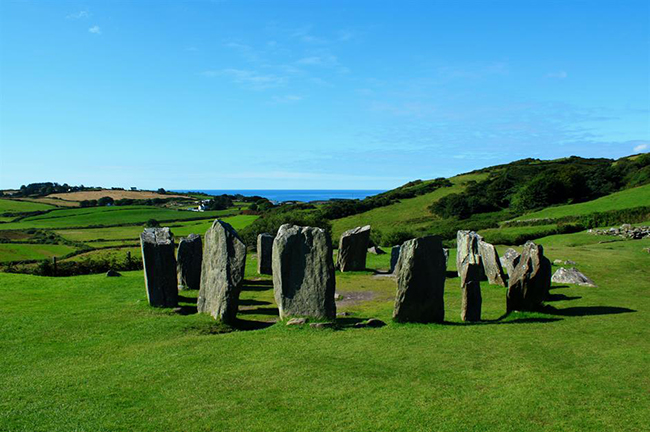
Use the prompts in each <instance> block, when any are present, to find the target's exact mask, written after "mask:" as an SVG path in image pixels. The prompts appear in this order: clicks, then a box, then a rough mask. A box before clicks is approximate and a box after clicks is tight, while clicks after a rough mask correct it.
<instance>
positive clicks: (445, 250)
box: [442, 248, 449, 268]
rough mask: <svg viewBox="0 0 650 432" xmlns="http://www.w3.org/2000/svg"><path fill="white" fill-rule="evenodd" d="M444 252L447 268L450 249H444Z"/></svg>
mask: <svg viewBox="0 0 650 432" xmlns="http://www.w3.org/2000/svg"><path fill="white" fill-rule="evenodd" d="M442 251H443V252H444V253H445V268H446V267H447V266H448V265H449V249H447V248H443V249H442Z"/></svg>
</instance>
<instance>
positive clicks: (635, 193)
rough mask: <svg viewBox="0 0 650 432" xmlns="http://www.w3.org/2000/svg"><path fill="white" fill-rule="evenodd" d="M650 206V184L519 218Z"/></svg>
mask: <svg viewBox="0 0 650 432" xmlns="http://www.w3.org/2000/svg"><path fill="white" fill-rule="evenodd" d="M640 206H650V184H649V185H645V186H639V187H636V188H632V189H626V190H624V191H621V192H616V193H613V194H611V195H607V196H604V197H602V198H598V199H595V200H593V201H588V202H584V203H579V204H568V205H562V206H557V207H548V208H546V209H544V210H540V211H538V212H534V213H529V214H527V215H525V216H522V217H520V218H518V219H521V220H527V219H537V218H560V217H563V216H581V215H586V214H590V213H595V212H604V211H608V210H622V209H628V208H633V207H640Z"/></svg>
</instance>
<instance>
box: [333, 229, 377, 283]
mask: <svg viewBox="0 0 650 432" xmlns="http://www.w3.org/2000/svg"><path fill="white" fill-rule="evenodd" d="M369 242H370V225H366V226H363V227H356V228H352V229H351V230H347V231H346V232H344V233H343V234H341V239H340V240H339V253H338V258H337V261H336V266H337V267H338V269H339V270H341V271H342V272H346V271H359V270H365V269H366V253H367V252H368V243H369Z"/></svg>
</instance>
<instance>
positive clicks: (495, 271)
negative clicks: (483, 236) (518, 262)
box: [478, 240, 507, 287]
mask: <svg viewBox="0 0 650 432" xmlns="http://www.w3.org/2000/svg"><path fill="white" fill-rule="evenodd" d="M478 251H479V253H480V255H481V263H482V264H483V271H484V272H485V276H487V279H488V281H489V282H490V283H491V284H493V285H501V286H503V287H505V286H507V284H506V275H505V273H504V272H503V268H502V267H501V261H500V260H499V254H498V253H497V249H496V248H495V247H494V245H492V244H490V243H487V242H485V241H483V240H479V242H478Z"/></svg>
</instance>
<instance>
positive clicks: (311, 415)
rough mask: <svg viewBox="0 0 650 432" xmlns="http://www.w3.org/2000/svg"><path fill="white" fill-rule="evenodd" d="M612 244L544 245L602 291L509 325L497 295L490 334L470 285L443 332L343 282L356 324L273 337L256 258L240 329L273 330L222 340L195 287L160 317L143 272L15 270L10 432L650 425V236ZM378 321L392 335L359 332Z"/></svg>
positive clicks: (388, 293)
mask: <svg viewBox="0 0 650 432" xmlns="http://www.w3.org/2000/svg"><path fill="white" fill-rule="evenodd" d="M600 240H602V238H601V237H597V236H591V235H589V234H585V233H578V234H571V235H566V236H552V237H547V238H544V239H542V240H541V243H542V244H544V245H545V246H546V252H547V255H548V256H549V258H550V259H551V260H553V259H571V260H574V261H576V262H577V263H578V267H579V268H580V269H581V270H583V271H584V272H585V273H586V274H587V275H588V276H590V277H591V278H592V279H593V280H594V281H595V282H596V283H597V284H598V287H597V288H585V287H577V286H566V285H559V286H557V285H555V286H554V289H553V290H552V299H551V300H552V301H550V302H549V305H552V306H553V307H554V308H555V309H554V310H548V313H544V314H542V313H534V314H532V313H529V314H524V313H519V314H513V315H511V316H510V317H508V318H506V319H502V320H499V319H498V318H499V317H500V316H501V315H502V314H503V312H504V308H505V290H504V289H503V288H500V287H494V286H489V285H487V284H484V285H483V311H484V312H483V316H484V318H486V319H487V320H488V321H486V322H484V323H480V324H473V325H472V324H463V323H461V322H460V320H459V315H460V290H459V287H458V284H459V281H458V278H450V279H448V280H447V286H446V294H445V306H446V318H447V320H448V322H447V323H445V324H442V325H415V324H412V325H398V324H394V323H392V322H390V315H391V310H392V299H393V296H394V293H395V281H394V280H393V279H391V278H386V277H379V278H377V277H374V276H373V275H372V272H357V273H352V274H344V275H340V274H339V275H338V276H337V291H338V292H339V293H341V294H342V295H343V299H342V300H341V301H340V302H338V309H339V311H346V312H349V313H350V314H351V315H350V316H348V317H345V318H341V319H339V323H340V324H341V326H342V327H341V329H340V330H330V329H328V330H317V329H311V328H295V327H293V328H292V327H286V326H284V325H282V324H276V325H272V326H270V327H266V326H268V325H269V324H270V323H268V322H269V321H271V322H272V321H274V320H275V319H276V317H277V309H276V307H275V303H274V301H273V294H272V287H271V284H270V278H269V277H268V276H264V277H259V278H258V277H257V275H256V274H255V271H254V270H255V269H254V264H255V261H254V257H253V256H250V257H249V259H248V263H247V279H248V282H247V283H246V285H245V287H244V291H243V292H242V296H241V299H242V301H241V302H240V314H239V317H240V318H241V319H242V321H241V323H240V325H239V327H240V328H246V329H250V328H261V329H259V330H255V331H234V332H231V333H222V331H223V330H224V328H223V327H222V326H219V325H218V324H216V323H215V322H214V321H213V320H212V319H211V318H210V317H209V316H206V315H197V314H194V313H192V312H193V309H192V308H193V307H194V304H195V301H196V300H195V297H196V292H182V293H181V296H182V297H181V301H182V303H181V305H182V306H183V308H184V311H185V312H186V313H188V314H187V315H179V314H175V313H172V312H171V311H170V310H168V309H152V308H150V307H148V306H147V303H146V297H145V292H144V282H143V275H142V272H127V273H125V275H124V277H121V278H106V277H104V276H103V275H93V276H79V277H70V278H44V277H36V276H27V275H13V274H0V284H2V290H0V304H2V305H3V312H2V314H0V350H1V352H2V353H3V355H2V356H0V370H2V372H3V373H2V374H0V430H3V431H4V430H7V431H70V430H84V431H109V430H110V431H133V430H138V431H160V430H183V431H207V430H215V431H332V430H345V431H370V430H373V431H375V430H376V431H384V430H396V431H431V430H439V431H583V430H592V431H602V430H630V431H642V430H647V423H648V422H647V419H648V418H650V372H649V370H648V364H649V363H650V278H648V274H647V269H648V262H649V260H650V255H648V253H647V252H644V251H643V248H647V247H649V246H650V240H640V241H622V240H618V241H614V242H611V243H601V244H599V243H598V241H600ZM571 245H575V246H571ZM499 252H501V253H502V252H503V251H502V250H500V251H499ZM451 258H452V259H451V260H450V267H453V251H452V257H451ZM388 259H389V258H388V256H387V255H383V256H380V257H376V256H373V257H372V258H371V259H370V260H369V266H370V267H386V266H387V263H388ZM254 279H257V280H254ZM359 293H366V294H365V296H366V299H365V301H361V300H355V298H358V296H359ZM373 316H374V317H378V318H381V319H383V320H385V321H387V322H388V323H389V325H388V326H387V327H384V328H379V329H355V328H352V327H351V324H353V323H354V322H355V321H357V320H359V319H362V318H368V317H373ZM265 322H267V323H266V324H265ZM263 327H265V328H263Z"/></svg>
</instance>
